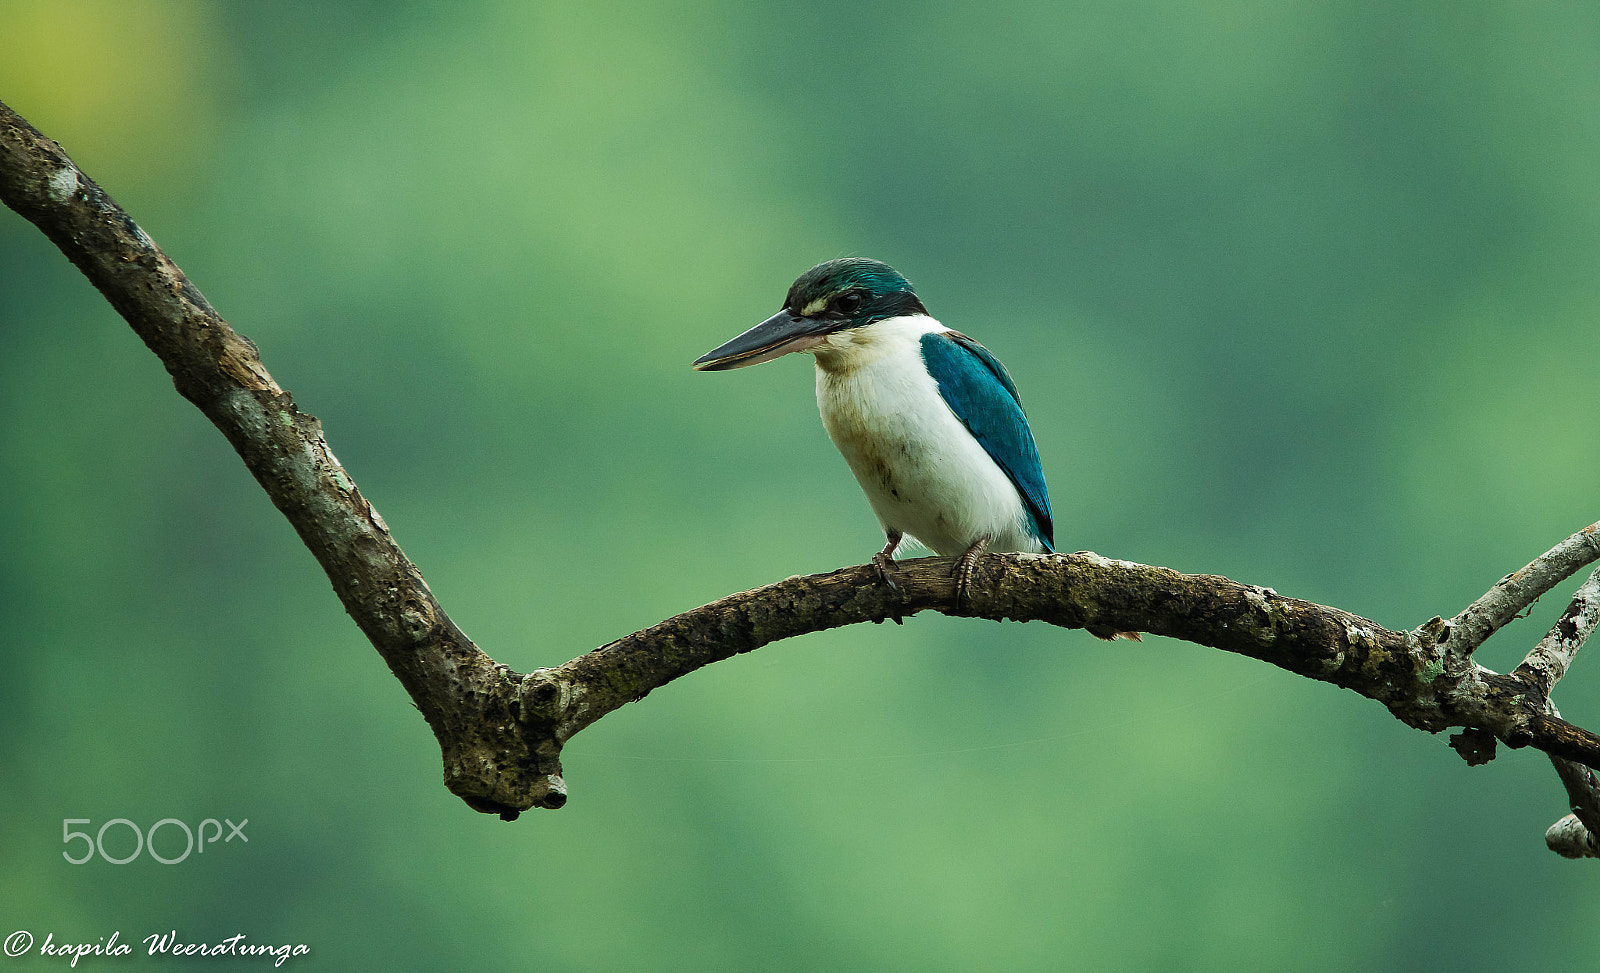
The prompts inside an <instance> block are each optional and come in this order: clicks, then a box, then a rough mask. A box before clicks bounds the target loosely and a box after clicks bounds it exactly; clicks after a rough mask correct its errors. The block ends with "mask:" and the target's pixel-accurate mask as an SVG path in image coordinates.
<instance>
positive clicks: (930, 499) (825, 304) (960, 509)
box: [694, 257, 1131, 638]
mask: <svg viewBox="0 0 1600 973" xmlns="http://www.w3.org/2000/svg"><path fill="white" fill-rule="evenodd" d="M794 352H804V353H806V354H810V355H812V356H813V357H814V358H815V359H816V378H817V407H818V409H819V411H820V412H821V413H822V424H823V426H824V428H826V429H827V432H828V437H829V438H830V439H832V440H833V444H834V446H835V447H837V448H838V450H839V452H840V453H841V454H842V455H843V456H844V459H845V462H846V463H847V464H848V465H849V467H850V471H851V472H852V473H854V474H855V478H856V482H857V483H859V484H860V486H861V489H862V492H864V493H865V494H866V496H867V502H868V503H869V504H870V505H871V507H872V511H873V513H874V514H876V515H877V518H878V523H879V524H880V525H881V526H882V528H883V533H884V537H885V544H884V546H883V550H881V551H879V552H878V553H877V554H876V555H874V556H873V558H872V563H873V565H874V566H875V567H876V569H877V572H878V576H879V577H880V578H881V579H882V580H883V581H884V582H885V583H886V584H888V585H889V586H891V587H893V588H896V590H898V586H897V585H896V584H895V582H894V580H893V578H892V575H891V566H892V559H893V556H894V553H895V551H896V550H897V549H898V548H899V547H900V545H901V542H902V541H904V540H906V539H907V538H910V539H912V540H915V541H916V542H917V543H919V544H921V545H922V546H924V547H926V548H928V549H929V550H931V551H933V552H934V553H936V554H940V555H943V556H946V557H955V558H957V562H956V565H955V569H954V571H953V575H954V577H955V579H956V598H957V602H958V604H959V603H960V602H961V601H962V600H963V599H964V598H967V597H968V593H969V588H970V585H971V580H972V573H973V568H974V566H975V565H976V563H977V560H978V558H980V557H981V556H982V555H983V554H984V552H985V551H993V552H1010V551H1015V552H1025V553H1032V554H1050V553H1054V552H1055V527H1054V523H1053V522H1052V520H1051V515H1050V496H1049V493H1048V491H1047V490H1046V488H1045V482H1044V471H1043V469H1042V468H1041V466H1040V463H1039V450H1038V447H1037V446H1036V444H1035V443H1034V440H1033V432H1032V430H1031V429H1029V427H1028V419H1027V416H1026V415H1025V414H1024V412H1023V410H1022V400H1021V396H1020V395H1019V394H1018V393H1017V386H1016V384H1015V383H1014V382H1013V381H1012V380H1011V375H1010V374H1009V373H1008V372H1007V371H1006V368H1005V366H1004V365H1002V364H1001V363H1000V360H999V359H998V358H996V357H995V356H994V355H993V354H992V353H991V352H990V351H989V350H988V349H987V348H985V347H984V346H983V345H980V344H979V343H978V342H976V341H974V340H973V339H972V338H969V337H967V336H966V335H964V334H962V333H961V332H959V331H955V330H952V329H951V328H947V327H945V326H944V325H943V324H941V323H940V322H939V321H938V320H936V319H935V318H934V317H933V316H932V315H930V314H929V313H928V310H927V308H926V307H924V306H923V304H922V300H921V299H920V298H919V297H918V296H917V293H916V290H915V289H914V288H913V287H912V285H911V283H910V281H908V280H906V278H905V277H903V276H902V275H901V274H900V273H899V272H897V271H896V270H895V269H894V268H892V267H890V266H889V265H888V264H885V263H882V262H881V261H878V260H872V259H869V258H866V257H843V258H840V259H836V260H828V261H824V262H823V263H819V264H817V265H816V266H815V267H812V268H811V269H810V270H808V271H806V272H805V273H803V274H801V275H800V277H799V278H798V279H797V280H796V281H795V282H794V285H793V286H791V287H790V288H789V293H788V295H787V296H786V297H785V298H784V301H783V307H782V308H781V309H780V310H779V311H778V313H776V314H774V315H772V316H771V317H769V318H767V319H766V320H765V321H763V322H761V323H760V324H758V325H756V326H755V327H753V328H751V329H750V330H748V331H746V332H744V333H743V334H740V335H738V336H737V337H735V338H732V339H730V340H729V341H727V342H725V343H724V344H722V345H719V346H718V347H716V348H713V349H712V350H711V351H709V352H707V353H706V354H704V355H702V356H701V357H700V358H699V359H698V360H696V361H695V362H694V367H695V368H696V369H698V370H700V371H723V370H726V369H732V368H744V367H746V366H749V365H756V364H760V363H762V362H768V361H772V360H773V359H775V358H780V357H782V356H784V355H788V354H791V353H794ZM1096 628H1100V627H1099V626H1096ZM1104 631H1106V632H1110V630H1109V629H1106V630H1104ZM1096 634H1098V635H1100V637H1102V638H1105V637H1107V635H1106V634H1102V633H1101V632H1096ZM1114 634H1131V633H1114Z"/></svg>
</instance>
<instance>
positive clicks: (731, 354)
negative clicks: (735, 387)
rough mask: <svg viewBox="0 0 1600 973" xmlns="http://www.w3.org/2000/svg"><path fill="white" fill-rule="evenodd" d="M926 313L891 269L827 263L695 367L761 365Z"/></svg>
mask: <svg viewBox="0 0 1600 973" xmlns="http://www.w3.org/2000/svg"><path fill="white" fill-rule="evenodd" d="M927 313H928V312H927V310H926V309H925V308H924V307H923V306H922V301H920V300H918V299H917V294H916V291H914V290H912V289H911V282H910V281H908V280H906V279H905V278H904V277H901V276H900V275H899V274H898V273H896V272H895V269H894V268H893V267H890V266H889V265H888V264H886V263H882V262H880V261H877V260H869V259H867V258H866V257H842V258H840V259H838V260H829V261H827V262H825V263H820V264H817V265H816V266H815V267H812V268H811V269H810V270H808V271H806V272H805V273H803V274H801V275H800V279H799V280H796V281H795V282H794V285H793V286H792V287H790V288H789V296H788V297H786V298H784V301H783V309H782V310H780V311H779V312H778V313H777V314H774V315H773V316H772V317H770V318H767V319H766V320H765V321H763V322H761V323H760V324H758V325H756V326H755V327H753V328H751V329H750V330H749V331H746V332H745V333H744V334H742V335H739V336H738V337H737V338H734V339H732V340H731V341H729V342H727V343H726V344H723V345H721V346H719V347H717V348H713V349H712V350H710V351H708V352H706V353H705V354H704V355H702V356H701V357H700V359H699V360H697V361H696V362H695V363H694V367H695V368H698V369H699V370H701V371H703V372H717V371H722V370H723V369H727V368H743V367H744V366H746V365H758V364H760V363H761V362H764V361H771V360H772V359H774V358H778V357H780V356H782V355H787V354H789V353H790V352H791V351H806V350H808V349H810V348H815V347H816V346H817V345H819V344H821V343H822V342H823V341H824V340H825V339H826V338H827V337H828V336H829V335H831V334H833V333H835V332H838V331H847V330H850V329H852V328H866V327H870V326H871V325H873V324H875V323H877V322H879V321H884V320H887V319H889V318H896V317H901V316H904V315H908V314H927Z"/></svg>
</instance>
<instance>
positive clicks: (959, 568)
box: [950, 534, 990, 609]
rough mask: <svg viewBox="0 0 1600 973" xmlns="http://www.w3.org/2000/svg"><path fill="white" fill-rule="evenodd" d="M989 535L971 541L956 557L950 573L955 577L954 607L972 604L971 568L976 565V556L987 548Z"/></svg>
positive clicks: (965, 606)
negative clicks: (953, 567)
mask: <svg viewBox="0 0 1600 973" xmlns="http://www.w3.org/2000/svg"><path fill="white" fill-rule="evenodd" d="M989 540H990V538H989V535H988V534H984V535H983V536H982V537H980V538H978V539H977V540H975V541H973V542H972V546H971V547H969V548H967V549H966V551H964V552H963V553H962V555H961V556H960V557H958V558H956V566H955V569H954V570H953V571H951V572H950V573H951V574H952V575H954V576H955V579H956V608H957V609H963V608H967V607H969V606H971V604H972V569H973V568H974V567H976V566H977V564H978V558H980V557H983V552H984V551H986V550H988V549H989Z"/></svg>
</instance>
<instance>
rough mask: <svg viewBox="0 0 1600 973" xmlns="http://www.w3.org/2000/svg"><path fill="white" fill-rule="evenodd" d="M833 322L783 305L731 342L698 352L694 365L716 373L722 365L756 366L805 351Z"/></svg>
mask: <svg viewBox="0 0 1600 973" xmlns="http://www.w3.org/2000/svg"><path fill="white" fill-rule="evenodd" d="M836 324H837V322H834V321H829V320H827V319H825V318H824V319H818V318H802V317H799V316H797V315H794V314H791V313H790V312H789V309H788V308H784V309H783V310H782V311H779V312H778V313H777V314H774V315H773V316H772V317H770V318H767V319H766V320H765V321H763V322H761V323H760V324H758V325H756V326H755V327H753V328H751V329H750V330H749V331H746V332H745V333H744V334H742V335H740V336H739V337H737V338H734V339H733V340H732V341H729V342H727V343H726V344H724V345H721V346H719V347H717V348H713V349H711V350H710V351H708V352H706V353H705V354H704V355H701V356H700V358H699V359H698V360H696V361H695V363H694V367H695V368H697V369H699V370H700V371H702V372H720V371H722V370H723V369H726V368H743V367H744V366H746V365H759V364H761V363H762V362H764V361H772V359H774V358H779V357H781V356H783V355H787V354H788V353H789V352H791V351H805V350H806V349H807V348H810V347H812V346H814V345H816V344H818V343H820V342H821V341H822V339H824V338H826V337H827V336H828V333H829V332H830V331H833V330H834V328H835V326H836Z"/></svg>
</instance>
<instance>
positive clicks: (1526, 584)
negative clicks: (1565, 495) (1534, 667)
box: [1446, 523, 1600, 658]
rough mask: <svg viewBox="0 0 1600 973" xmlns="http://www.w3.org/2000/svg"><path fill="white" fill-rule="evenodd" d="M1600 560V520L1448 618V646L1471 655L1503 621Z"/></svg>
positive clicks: (1458, 653) (1460, 655) (1461, 655)
mask: <svg viewBox="0 0 1600 973" xmlns="http://www.w3.org/2000/svg"><path fill="white" fill-rule="evenodd" d="M1597 560H1600V523H1594V524H1590V525H1589V526H1587V527H1585V528H1584V529H1583V530H1580V531H1578V532H1577V533H1576V534H1573V535H1572V536H1571V537H1569V538H1567V539H1566V540H1564V541H1562V542H1561V543H1559V544H1557V545H1556V546H1555V547H1552V548H1551V549H1550V550H1548V551H1546V552H1544V553H1543V554H1541V555H1539V556H1538V557H1536V558H1534V559H1533V560H1532V561H1530V562H1528V564H1527V565H1525V566H1524V567H1522V568H1521V569H1520V570H1517V571H1514V572H1512V573H1511V574H1508V575H1506V576H1505V577H1504V578H1501V579H1500V581H1499V583H1497V584H1496V585H1495V586H1494V587H1492V588H1490V589H1489V590H1488V591H1487V592H1485V593H1484V594H1483V596H1482V597H1481V598H1479V599H1478V600H1477V601H1474V602H1473V603H1472V604H1470V605H1468V606H1467V607H1466V608H1464V609H1462V611H1461V614H1459V615H1457V616H1456V617H1455V618H1452V619H1450V621H1449V622H1447V623H1446V624H1447V626H1448V628H1447V629H1446V631H1447V632H1448V633H1449V645H1448V650H1449V652H1450V653H1451V654H1452V655H1455V656H1457V657H1458V658H1466V657H1467V656H1470V655H1471V654H1472V653H1473V652H1474V651H1475V650H1476V649H1477V648H1478V646H1480V645H1482V644H1483V641H1484V640H1485V639H1487V638H1488V637H1489V636H1491V635H1493V634H1494V633H1495V632H1496V631H1497V630H1499V628H1500V627H1501V626H1502V625H1505V624H1506V623H1507V622H1509V621H1511V620H1512V619H1513V618H1515V617H1517V614H1518V613H1519V612H1521V611H1522V610H1523V609H1525V608H1527V607H1528V606H1529V605H1532V604H1533V603H1534V601H1536V600H1537V599H1538V598H1539V596H1540V595H1542V594H1544V593H1545V592H1547V591H1549V590H1550V589H1551V588H1554V587H1555V586H1556V585H1558V584H1560V583H1561V582H1562V581H1564V580H1566V579H1567V578H1570V577H1572V576H1573V575H1574V574H1576V573H1577V572H1578V571H1579V570H1581V569H1582V568H1583V567H1584V566H1585V565H1588V564H1592V563H1594V562H1595V561H1597Z"/></svg>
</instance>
